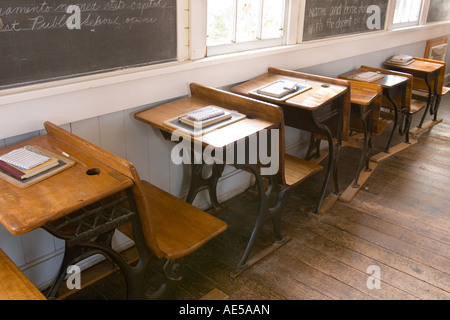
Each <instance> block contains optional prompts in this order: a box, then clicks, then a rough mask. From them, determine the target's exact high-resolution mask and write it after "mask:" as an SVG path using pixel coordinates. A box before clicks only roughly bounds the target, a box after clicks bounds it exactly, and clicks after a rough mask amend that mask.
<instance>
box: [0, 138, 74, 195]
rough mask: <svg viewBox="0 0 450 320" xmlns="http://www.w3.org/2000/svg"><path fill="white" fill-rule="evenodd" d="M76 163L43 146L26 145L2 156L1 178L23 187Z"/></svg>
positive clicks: (0, 161) (0, 165) (0, 159)
mask: <svg viewBox="0 0 450 320" xmlns="http://www.w3.org/2000/svg"><path fill="white" fill-rule="evenodd" d="M74 164H75V162H74V161H72V160H70V159H68V158H66V157H63V156H58V155H56V154H54V153H53V152H50V151H48V150H45V149H43V148H41V147H38V146H24V147H22V148H18V149H14V150H12V151H10V152H8V153H6V154H4V155H2V156H0V178H2V179H4V180H6V181H9V182H10V183H12V184H14V185H15V186H18V187H21V188H22V187H27V186H30V185H32V184H34V183H36V182H39V181H41V180H43V179H45V178H47V177H49V176H52V175H54V174H56V173H58V172H60V171H62V170H64V169H66V168H68V167H70V166H72V165H74Z"/></svg>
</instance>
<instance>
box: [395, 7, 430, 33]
mask: <svg viewBox="0 0 450 320" xmlns="http://www.w3.org/2000/svg"><path fill="white" fill-rule="evenodd" d="M397 1H398V0H390V4H389V5H390V7H391V9H390V11H391V12H390V15H389V24H390V27H389V29H400V28H408V27H414V26H419V25H422V24H424V21H423V16H424V15H426V11H428V9H427V10H426V11H425V7H426V8H428V6H425V4H426V3H427V4H429V0H421V1H420V8H419V16H418V18H417V21H408V22H397V23H394V17H395V7H396V5H397Z"/></svg>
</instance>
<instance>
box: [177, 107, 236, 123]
mask: <svg viewBox="0 0 450 320" xmlns="http://www.w3.org/2000/svg"><path fill="white" fill-rule="evenodd" d="M231 116H232V115H231V112H229V111H228V110H225V109H222V108H219V107H216V106H206V107H204V108H201V109H198V110H196V111H193V112H190V113H188V114H185V115H183V116H181V117H180V118H178V120H179V121H180V122H182V123H184V124H187V125H189V126H191V127H194V128H204V127H207V126H210V125H213V124H215V123H218V122H221V121H224V120H227V119H230V118H231Z"/></svg>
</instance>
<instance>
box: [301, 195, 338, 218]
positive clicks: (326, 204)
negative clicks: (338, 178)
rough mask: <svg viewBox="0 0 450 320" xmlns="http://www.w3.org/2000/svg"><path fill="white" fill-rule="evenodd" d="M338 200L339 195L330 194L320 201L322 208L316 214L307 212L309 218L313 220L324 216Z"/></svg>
mask: <svg viewBox="0 0 450 320" xmlns="http://www.w3.org/2000/svg"><path fill="white" fill-rule="evenodd" d="M338 199H339V195H338V194H336V193H333V192H331V193H330V194H329V195H328V196H327V197H326V198H325V199H323V201H322V206H321V207H320V210H319V212H318V213H314V212H309V213H308V214H309V216H310V217H314V218H317V219H318V218H320V217H321V216H322V215H324V214H325V213H326V212H327V211H328V210H330V208H331V207H332V206H333V205H334V204H335V202H336V201H337V200H338Z"/></svg>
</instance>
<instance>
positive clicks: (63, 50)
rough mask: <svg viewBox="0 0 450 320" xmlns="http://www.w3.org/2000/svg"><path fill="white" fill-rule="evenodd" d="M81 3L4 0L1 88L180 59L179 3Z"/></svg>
mask: <svg viewBox="0 0 450 320" xmlns="http://www.w3.org/2000/svg"><path fill="white" fill-rule="evenodd" d="M81 1H84V2H79V1H78V0H77V1H73V0H1V2H0V19H1V20H0V75H1V76H0V88H7V87H12V86H20V85H26V84H31V83H37V82H43V81H49V80H55V79H63V78H68V77H75V76H80V75H86V74H93V73H99V72H105V71H111V70H117V69H121V68H128V67H135V66H141V65H148V64H155V63H160V62H166V61H172V60H175V59H176V56H177V50H176V49H177V40H176V0H132V1H129V0H95V1H91V0H81ZM73 5H76V7H73ZM69 6H72V7H69ZM69 9H70V10H69Z"/></svg>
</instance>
